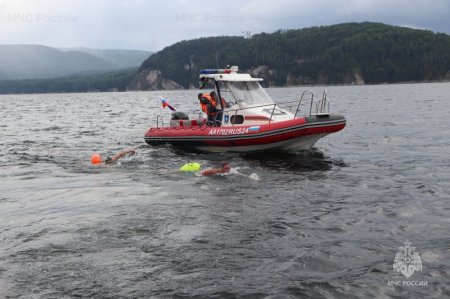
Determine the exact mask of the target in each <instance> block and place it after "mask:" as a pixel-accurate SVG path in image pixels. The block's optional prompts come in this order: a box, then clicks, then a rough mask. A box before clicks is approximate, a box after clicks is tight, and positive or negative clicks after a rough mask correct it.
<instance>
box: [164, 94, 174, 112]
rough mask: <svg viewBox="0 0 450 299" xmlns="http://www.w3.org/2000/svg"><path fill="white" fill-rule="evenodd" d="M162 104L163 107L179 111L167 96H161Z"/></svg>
mask: <svg viewBox="0 0 450 299" xmlns="http://www.w3.org/2000/svg"><path fill="white" fill-rule="evenodd" d="M161 104H162V106H163V108H166V107H169V109H170V110H172V111H177V110H176V109H175V108H173V107H172V106H171V105H170V104H169V103H168V102H167V100H166V99H165V98H163V97H161Z"/></svg>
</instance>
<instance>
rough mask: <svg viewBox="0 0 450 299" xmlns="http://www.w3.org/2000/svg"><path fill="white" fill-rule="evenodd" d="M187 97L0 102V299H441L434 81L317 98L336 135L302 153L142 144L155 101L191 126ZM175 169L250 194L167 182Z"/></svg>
mask: <svg viewBox="0 0 450 299" xmlns="http://www.w3.org/2000/svg"><path fill="white" fill-rule="evenodd" d="M304 89H305V88H279V89H268V92H269V94H270V95H272V97H273V98H274V99H277V101H279V100H291V99H295V98H297V97H298V96H299V95H300V92H301V91H303V90H304ZM311 89H312V90H313V91H314V92H317V93H320V92H321V90H322V89H321V88H319V87H313V88H311ZM196 93H197V91H166V92H163V91H161V92H130V93H91V94H51V95H45V94H40V95H7V96H6V95H4V96H0V107H1V108H0V130H1V139H0V182H1V183H0V184H1V186H0V297H3V298H69V297H83V298H86V297H87V298H88V297H93V298H113V297H117V298H167V297H170V298H190V297H195V298H297V297H301V298H308V297H309V298H361V297H366V298H369V297H376V298H389V297H391V298H420V297H426V298H444V297H449V296H450V286H449V282H450V275H449V273H450V237H449V236H450V234H449V228H450V150H449V148H450V116H449V113H450V98H449V97H450V83H436V84H403V85H380V86H351V87H350V86H344V87H328V95H329V97H330V98H331V100H332V102H331V104H332V105H331V109H332V111H334V112H337V113H341V114H343V115H345V116H346V117H347V127H346V128H345V129H344V130H343V131H341V132H339V133H336V134H333V135H329V136H327V137H325V138H323V139H321V140H320V141H319V142H318V143H317V144H316V149H315V150H314V151H311V152H308V153H299V154H295V155H265V156H257V155H242V154H219V155H217V154H214V155H207V154H193V153H184V152H179V151H174V150H172V149H170V148H167V147H160V148H152V147H150V146H147V145H146V144H145V143H144V140H143V135H144V133H145V131H146V130H147V128H148V127H150V126H152V125H154V123H155V122H154V120H155V116H156V115H157V113H158V112H159V109H157V108H156V107H157V106H158V103H157V101H158V98H159V96H164V97H166V98H168V99H169V102H170V103H171V104H172V105H173V106H175V107H176V108H178V110H182V111H186V112H190V113H193V112H195V111H198V108H199V107H198V104H197V100H196ZM165 113H169V112H168V111H165ZM125 147H136V148H137V154H136V155H135V156H133V157H127V158H124V159H123V160H121V162H120V163H119V164H117V165H115V166H112V167H98V166H92V165H90V164H89V157H90V155H91V154H92V153H94V152H100V153H101V154H103V155H112V154H114V153H115V152H117V151H119V150H121V149H123V148H125ZM189 161H196V162H200V163H202V165H203V166H204V167H214V166H218V165H220V164H221V162H223V161H229V162H230V163H231V164H232V166H233V167H235V168H236V169H237V170H238V171H239V172H241V173H244V174H247V175H249V174H251V173H256V174H257V175H258V176H259V180H251V179H247V178H245V177H242V176H237V175H226V176H218V177H198V176H195V175H187V174H177V173H172V172H171V170H176V169H177V168H179V167H180V166H181V165H183V164H184V163H186V162H189ZM407 240H409V241H410V242H411V246H414V247H415V250H414V249H413V252H414V251H415V252H417V253H418V254H419V255H420V259H421V263H422V270H421V271H415V272H414V273H413V274H412V276H410V277H409V278H407V277H406V276H404V275H402V274H401V273H399V272H396V271H394V270H393V264H394V258H395V255H396V254H397V253H398V252H400V250H399V247H400V246H402V245H404V243H405V242H406V241H407ZM404 281H410V283H409V285H408V283H406V285H402V284H403V282H404ZM414 282H416V285H412V284H414ZM395 283H397V284H400V285H399V286H398V285H397V286H396V285H392V284H395ZM418 283H421V285H417V284H418Z"/></svg>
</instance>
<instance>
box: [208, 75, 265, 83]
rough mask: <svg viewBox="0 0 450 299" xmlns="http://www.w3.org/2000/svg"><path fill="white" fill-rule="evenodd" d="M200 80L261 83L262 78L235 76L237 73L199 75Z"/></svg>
mask: <svg viewBox="0 0 450 299" xmlns="http://www.w3.org/2000/svg"><path fill="white" fill-rule="evenodd" d="M200 78H208V79H214V80H215V81H234V82H239V81H244V82H248V81H263V79H262V78H253V77H252V76H250V75H249V74H237V73H231V74H201V75H200Z"/></svg>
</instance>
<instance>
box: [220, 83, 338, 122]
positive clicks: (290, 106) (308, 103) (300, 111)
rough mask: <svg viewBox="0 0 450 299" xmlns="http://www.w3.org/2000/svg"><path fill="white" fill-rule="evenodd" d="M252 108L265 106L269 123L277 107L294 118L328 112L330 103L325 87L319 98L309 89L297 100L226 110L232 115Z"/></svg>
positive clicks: (323, 114) (321, 114)
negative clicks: (268, 115) (268, 114)
mask: <svg viewBox="0 0 450 299" xmlns="http://www.w3.org/2000/svg"><path fill="white" fill-rule="evenodd" d="M254 108H265V109H263V111H264V110H266V111H267V112H268V113H270V118H268V123H269V124H270V123H271V121H272V120H273V116H274V115H276V113H277V108H279V109H282V110H286V111H289V112H290V113H292V114H293V115H294V117H293V118H294V119H295V118H297V116H300V115H301V116H313V115H317V116H325V115H329V114H330V103H329V101H328V99H327V90H326V89H325V90H324V91H323V93H322V98H321V99H320V100H319V99H317V98H315V97H314V94H313V92H312V91H310V90H305V91H304V92H303V93H302V95H301V97H300V99H299V100H294V101H287V102H281V103H273V104H264V105H258V106H251V107H245V108H239V109H233V110H228V111H227V112H234V116H235V117H236V115H238V112H240V111H243V110H248V109H254ZM232 125H234V124H233V123H232Z"/></svg>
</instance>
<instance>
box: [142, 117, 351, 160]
mask: <svg viewBox="0 0 450 299" xmlns="http://www.w3.org/2000/svg"><path fill="white" fill-rule="evenodd" d="M345 125H346V120H345V117H343V116H342V115H339V114H329V115H324V116H308V117H299V118H295V119H292V120H286V121H279V122H272V123H270V124H261V125H252V126H249V125H246V126H227V127H209V126H188V127H186V126H179V127H160V128H150V129H149V130H148V131H147V133H146V134H145V141H146V142H147V143H148V144H150V145H163V144H171V145H172V146H174V147H177V148H183V149H186V150H197V151H203V152H214V153H219V152H256V151H299V150H305V149H309V148H311V146H313V145H314V144H315V143H316V142H317V140H319V139H320V138H322V137H324V136H325V135H328V134H330V133H334V132H338V131H340V130H342V129H343V128H344V127H345Z"/></svg>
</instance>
